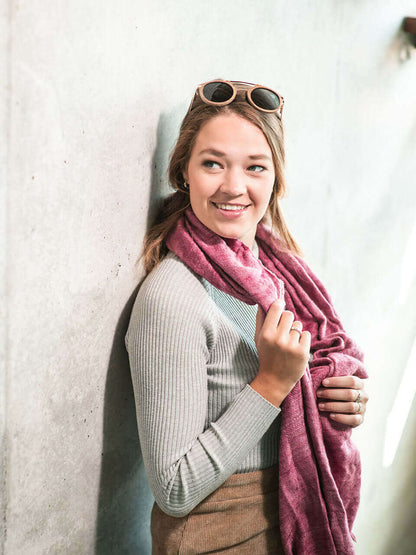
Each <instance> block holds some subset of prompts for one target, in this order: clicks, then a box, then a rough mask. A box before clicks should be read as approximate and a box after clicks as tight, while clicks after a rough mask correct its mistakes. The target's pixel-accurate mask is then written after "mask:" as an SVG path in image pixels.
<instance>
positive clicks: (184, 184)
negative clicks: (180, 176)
mask: <svg viewBox="0 0 416 555" xmlns="http://www.w3.org/2000/svg"><path fill="white" fill-rule="evenodd" d="M183 187H184V189H189V183H187V182H186V181H185V180H184V182H183Z"/></svg>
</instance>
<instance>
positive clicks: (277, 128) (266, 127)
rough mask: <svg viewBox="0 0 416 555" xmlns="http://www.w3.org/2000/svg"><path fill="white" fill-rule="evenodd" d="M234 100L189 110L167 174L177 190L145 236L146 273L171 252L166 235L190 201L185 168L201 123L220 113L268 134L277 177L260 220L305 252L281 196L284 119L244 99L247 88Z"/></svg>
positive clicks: (290, 246)
mask: <svg viewBox="0 0 416 555" xmlns="http://www.w3.org/2000/svg"><path fill="white" fill-rule="evenodd" d="M239 89H240V90H239V91H238V92H237V96H236V98H235V100H234V101H233V102H231V103H230V104H227V105H225V106H214V105H209V104H204V103H202V102H201V101H200V102H199V103H198V102H196V103H195V99H194V101H193V103H192V104H191V106H190V107H189V109H188V112H187V113H186V115H185V117H184V119H183V121H182V124H181V127H180V130H179V136H178V139H177V141H176V143H175V145H174V147H173V149H172V152H171V153H170V158H169V166H168V172H167V173H168V178H169V183H170V185H171V186H172V187H173V189H174V192H173V193H171V194H169V195H168V196H167V197H166V198H165V199H163V200H162V201H161V204H160V206H159V208H158V211H157V213H156V216H155V218H154V221H153V223H152V225H151V226H150V228H149V230H148V231H147V233H146V235H145V237H144V239H143V255H142V262H143V267H144V270H145V272H146V275H147V274H148V273H149V272H150V271H151V270H152V269H153V268H155V267H156V266H157V264H159V262H160V261H161V260H162V259H163V258H164V257H165V256H166V254H167V253H168V248H167V246H166V238H167V236H168V234H169V232H170V230H171V229H173V228H174V227H175V226H176V224H177V222H178V220H179V218H180V217H181V216H182V214H183V212H184V211H185V209H186V208H187V207H188V206H189V205H190V199H189V189H186V188H184V177H183V172H184V170H185V169H186V168H187V165H188V162H189V159H190V157H191V152H192V149H193V147H194V144H195V141H196V137H197V135H198V133H199V131H200V130H201V128H202V126H203V125H204V124H205V123H207V122H208V121H209V120H210V119H211V118H214V117H215V116H218V115H219V114H237V115H238V116H241V117H243V118H245V119H246V120H248V121H249V122H250V123H252V124H254V125H256V126H257V127H258V128H259V129H260V130H261V131H262V132H263V134H264V136H265V137H266V140H267V142H268V144H269V146H270V150H271V152H272V159H273V165H274V171H275V181H274V185H273V190H272V194H271V196H270V201H269V205H268V208H267V210H266V213H265V214H264V216H263V218H262V219H261V222H262V223H264V224H265V225H267V226H268V227H269V228H270V229H271V230H272V231H273V232H275V233H277V235H278V236H279V238H280V240H281V241H282V243H283V245H284V247H285V248H286V249H287V250H289V251H291V252H293V253H295V254H297V255H298V256H302V252H301V250H300V248H299V246H298V245H297V243H296V241H295V240H294V238H293V237H292V235H291V234H290V232H289V229H288V228H287V225H286V223H285V221H284V218H283V214H282V211H281V207H280V205H279V199H281V198H282V197H283V196H284V194H285V193H286V179H285V175H284V164H285V149H284V131H283V125H282V122H281V120H280V119H279V118H278V117H277V116H276V114H274V113H267V112H261V111H260V110H257V109H256V108H254V107H253V106H251V104H249V103H248V102H247V101H246V99H245V90H244V88H243V87H239Z"/></svg>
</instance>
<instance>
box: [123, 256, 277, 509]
mask: <svg viewBox="0 0 416 555" xmlns="http://www.w3.org/2000/svg"><path fill="white" fill-rule="evenodd" d="M178 264H179V262H177V261H176V260H172V259H171V260H170V261H169V262H168V263H167V264H165V265H163V266H162V267H161V268H160V269H159V271H158V272H157V276H156V278H155V279H152V280H148V281H145V282H144V284H143V285H142V287H141V289H140V290H139V292H138V295H137V298H136V301H135V304H134V308H133V312H132V316H131V320H130V325H129V330H128V334H127V336H126V345H127V349H128V352H129V360H130V367H131V373H132V380H133V388H134V395H135V403H136V411H137V423H138V430H139V437H140V444H141V449H142V454H143V460H144V465H145V469H146V474H147V476H148V479H149V483H150V487H151V489H152V492H153V494H154V497H155V500H156V502H157V503H158V505H159V507H160V508H161V509H162V510H163V511H164V512H166V513H167V514H169V515H171V516H177V517H180V516H184V515H186V514H187V513H189V512H190V511H191V510H192V509H193V508H194V507H195V506H196V505H197V504H198V503H199V502H200V501H202V500H203V499H204V498H205V497H207V495H209V494H210V493H211V492H212V491H214V490H215V489H217V488H218V487H219V486H220V485H221V484H222V483H223V482H224V481H225V480H226V479H227V478H228V477H229V476H230V475H231V474H233V473H234V471H235V469H236V468H237V467H238V465H239V463H240V462H241V461H242V460H243V459H244V458H245V457H246V455H247V453H248V452H249V451H250V450H251V449H253V447H254V446H255V445H256V443H258V442H259V440H260V439H261V437H262V436H263V435H264V434H265V432H266V431H267V429H268V428H269V427H270V425H271V424H272V422H273V421H274V420H275V418H276V417H277V415H278V414H279V412H280V408H278V407H275V406H274V405H273V404H271V403H269V402H268V401H267V400H266V399H265V398H264V397H262V396H261V395H260V394H259V393H257V392H256V391H255V390H254V389H252V388H251V387H250V385H249V384H246V385H245V386H244V387H243V388H242V389H241V391H240V392H239V393H238V394H237V395H236V396H235V397H234V398H233V399H232V401H231V402H230V403H229V404H228V406H226V407H225V408H224V410H223V412H222V413H221V415H220V416H219V418H218V419H217V420H216V421H215V422H211V423H210V425H209V426H208V427H207V428H206V429H205V418H206V413H207V399H208V391H207V389H208V386H207V362H208V359H209V356H210V349H211V348H212V347H213V346H214V345H215V342H216V340H217V332H216V323H215V322H216V316H215V313H214V307H215V305H214V304H213V303H211V304H210V302H209V301H210V299H209V298H208V297H207V295H206V292H205V290H203V287H202V285H201V283H200V282H199V281H198V280H197V279H196V278H195V277H194V276H193V275H192V274H191V273H190V272H188V273H187V274H185V275H180V274H176V273H175V272H176V270H177V269H178ZM184 281H185V283H184ZM167 284H169V288H167V287H166V285H167Z"/></svg>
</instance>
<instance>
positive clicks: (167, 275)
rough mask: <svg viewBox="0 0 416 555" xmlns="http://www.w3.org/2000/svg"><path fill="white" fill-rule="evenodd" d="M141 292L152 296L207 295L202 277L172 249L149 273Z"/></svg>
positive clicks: (143, 294)
mask: <svg viewBox="0 0 416 555" xmlns="http://www.w3.org/2000/svg"><path fill="white" fill-rule="evenodd" d="M139 293H140V294H141V296H145V297H150V298H151V297H153V296H154V295H156V296H158V297H159V296H160V295H162V296H163V295H168V296H169V297H170V296H172V295H175V296H182V295H183V296H189V295H195V296H197V297H204V296H206V290H205V288H204V286H203V283H202V278H201V277H200V276H198V275H197V274H196V273H195V272H194V271H193V270H191V268H189V266H187V265H186V264H185V263H184V262H183V261H182V260H181V259H180V258H179V257H178V256H177V255H176V254H175V253H174V252H172V251H168V254H167V255H166V256H165V257H164V258H163V259H162V260H161V261H160V262H159V263H158V265H157V266H155V268H153V270H152V271H151V272H150V273H149V274H147V276H146V277H145V279H144V280H143V282H142V284H141V286H140V289H139Z"/></svg>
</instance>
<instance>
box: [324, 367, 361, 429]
mask: <svg viewBox="0 0 416 555" xmlns="http://www.w3.org/2000/svg"><path fill="white" fill-rule="evenodd" d="M359 394H360V397H359V399H358V402H356V400H357V398H358V395H359ZM317 397H318V408H319V410H321V411H326V412H330V415H329V416H330V418H332V420H336V421H337V422H341V423H342V424H347V426H351V427H352V428H355V427H356V426H359V425H360V424H362V423H363V421H364V413H365V411H366V408H367V401H368V394H367V392H366V391H365V389H364V380H362V379H360V378H357V376H337V377H333V378H325V380H323V382H322V384H321V386H320V387H319V389H318V390H317ZM321 405H322V406H321Z"/></svg>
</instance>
